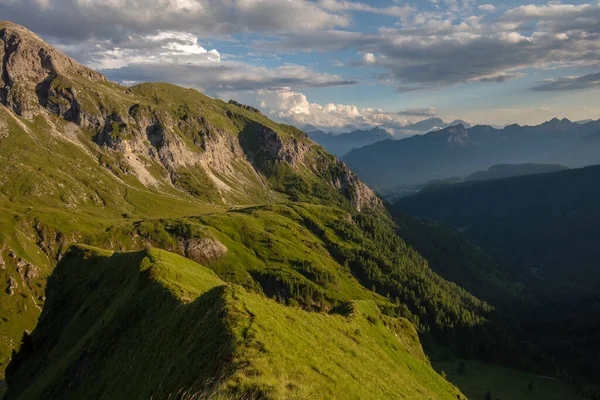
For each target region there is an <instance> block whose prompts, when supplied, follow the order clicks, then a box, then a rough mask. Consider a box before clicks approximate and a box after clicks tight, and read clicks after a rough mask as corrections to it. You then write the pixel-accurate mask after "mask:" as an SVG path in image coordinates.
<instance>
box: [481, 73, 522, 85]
mask: <svg viewBox="0 0 600 400" xmlns="http://www.w3.org/2000/svg"><path fill="white" fill-rule="evenodd" d="M524 76H525V74H523V73H520V72H515V73H504V72H503V73H500V74H495V75H489V76H483V77H481V78H479V81H480V82H496V83H504V82H506V81H508V80H511V79H518V78H523V77H524Z"/></svg>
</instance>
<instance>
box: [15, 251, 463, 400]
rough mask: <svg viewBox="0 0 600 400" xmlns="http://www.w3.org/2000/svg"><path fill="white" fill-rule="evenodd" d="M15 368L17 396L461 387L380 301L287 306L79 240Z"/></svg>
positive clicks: (440, 390) (189, 266)
mask: <svg viewBox="0 0 600 400" xmlns="http://www.w3.org/2000/svg"><path fill="white" fill-rule="evenodd" d="M157 321H160V323H158V324H157ZM315 345H317V346H318V348H319V349H318V351H314V350H315V349H314V346H315ZM382 377H385V379H382ZM7 379H8V381H9V385H10V386H9V387H10V390H9V392H8V393H7V396H6V399H17V398H18V399H38V398H62V399H105V398H115V397H118V398H129V399H138V398H139V399H147V398H167V397H168V396H179V395H180V394H181V393H187V394H189V395H190V396H191V395H193V394H194V393H202V397H201V398H208V397H213V396H214V397H218V398H277V399H283V398H298V399H305V398H312V397H315V396H316V397H319V398H327V397H335V398H411V399H417V398H428V399H448V400H450V399H453V400H455V399H457V398H462V396H461V394H460V392H458V390H457V389H455V388H454V387H453V386H452V385H451V384H449V383H448V382H446V381H445V380H444V379H442V378H441V377H440V376H439V375H437V374H436V373H435V372H434V371H433V370H432V369H431V367H430V365H429V362H428V361H427V358H426V357H425V355H424V354H423V351H422V350H421V347H420V344H419V341H418V337H417V335H416V332H415V330H414V328H413V327H412V325H411V324H410V323H409V322H408V321H406V320H403V319H397V318H390V317H386V316H383V315H381V314H380V312H379V310H378V309H377V307H376V306H375V304H374V303H372V302H368V301H357V302H348V303H343V304H341V305H340V306H338V307H337V308H336V309H335V310H333V311H332V312H330V313H329V314H326V313H311V312H307V311H302V310H301V309H298V308H291V307H285V306H282V305H280V304H278V303H277V302H275V301H273V300H269V299H267V298H265V297H264V296H261V295H257V294H253V293H249V292H247V291H245V290H244V289H242V288H241V287H239V286H235V285H228V284H226V283H225V282H223V281H222V280H220V279H219V278H218V277H217V276H216V275H215V274H214V273H213V272H212V271H211V270H209V269H207V268H205V267H203V266H201V265H199V264H196V263H194V262H192V261H190V260H188V259H185V258H183V257H180V256H176V255H174V254H171V253H168V252H165V251H160V250H154V249H153V250H143V251H139V252H133V253H112V252H107V251H104V250H100V249H94V248H90V247H74V248H72V249H71V250H70V251H69V252H68V253H67V254H66V255H65V257H64V258H63V260H61V262H60V263H59V264H58V266H57V268H56V270H55V273H54V275H53V276H52V279H51V280H50V282H49V284H48V300H47V303H46V306H45V307H44V312H43V313H42V316H41V317H40V323H39V324H38V327H37V328H36V329H35V330H34V331H33V333H32V334H31V336H28V337H26V338H25V339H24V345H23V349H22V351H21V353H19V356H18V357H17V358H16V359H15V360H14V361H13V362H12V363H11V365H10V368H9V372H8V376H7Z"/></svg>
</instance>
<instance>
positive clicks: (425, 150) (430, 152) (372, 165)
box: [344, 118, 600, 190]
mask: <svg viewBox="0 0 600 400" xmlns="http://www.w3.org/2000/svg"><path fill="white" fill-rule="evenodd" d="M599 129H600V121H593V122H588V123H586V124H575V123H572V122H570V121H569V120H567V119H563V120H558V119H556V118H555V119H553V120H551V121H548V122H545V123H543V124H541V125H538V126H519V125H510V126H507V127H505V128H503V129H494V128H492V127H490V126H481V125H478V126H474V127H472V128H465V127H464V126H463V125H457V126H453V127H450V128H446V129H443V130H440V131H436V132H430V133H427V134H425V135H417V136H412V137H410V138H407V139H403V140H396V141H393V142H392V141H383V142H379V143H375V144H372V145H369V146H365V147H362V148H360V149H355V150H352V151H350V152H349V153H348V154H347V155H346V156H344V161H345V162H347V163H348V165H349V166H350V167H351V168H352V170H353V171H355V172H356V173H357V174H358V175H359V176H360V177H361V179H363V180H364V181H365V182H367V183H368V184H369V185H370V186H371V187H374V188H376V189H377V190H392V189H396V188H399V189H406V188H413V187H415V186H418V185H421V184H424V183H425V182H429V181H432V180H439V179H445V178H447V177H449V176H461V177H465V176H467V175H469V174H471V173H473V172H475V171H478V170H482V169H488V168H489V167H490V166H492V165H495V164H522V163H563V161H562V160H560V159H558V156H557V154H558V153H560V152H561V151H563V150H565V149H568V148H569V147H571V146H573V145H574V144H575V143H576V142H577V140H579V139H580V138H581V137H583V136H584V135H587V134H589V133H592V132H596V131H598V130H599ZM566 165H567V166H569V167H570V166H572V165H570V164H568V163H567V164H566Z"/></svg>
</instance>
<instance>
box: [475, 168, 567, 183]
mask: <svg viewBox="0 0 600 400" xmlns="http://www.w3.org/2000/svg"><path fill="white" fill-rule="evenodd" d="M567 169H569V168H568V167H565V166H564V165H560V164H498V165H492V166H491V167H490V168H488V169H487V171H477V172H475V173H472V174H471V175H469V176H467V177H466V178H465V180H467V181H484V180H487V179H501V178H510V177H513V176H521V175H534V174H545V173H548V172H557V171H564V170H567Z"/></svg>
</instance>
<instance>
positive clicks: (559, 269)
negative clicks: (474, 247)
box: [395, 166, 600, 289]
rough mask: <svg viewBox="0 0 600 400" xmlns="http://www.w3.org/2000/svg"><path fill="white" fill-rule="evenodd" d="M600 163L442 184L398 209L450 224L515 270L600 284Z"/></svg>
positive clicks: (406, 200) (409, 198)
mask: <svg viewBox="0 0 600 400" xmlns="http://www.w3.org/2000/svg"><path fill="white" fill-rule="evenodd" d="M599 181H600V166H592V167H586V168H581V169H572V170H563V171H559V172H550V173H544V174H537V175H527V176H518V177H512V178H505V179H493V180H485V181H475V180H473V181H469V182H463V183H457V184H450V185H439V186H438V187H436V188H431V189H429V190H427V191H422V192H420V193H418V194H415V195H412V196H407V197H404V198H402V199H400V200H399V201H398V202H397V203H396V205H395V208H397V209H398V210H402V211H403V212H406V213H408V214H410V215H414V216H417V217H419V218H425V219H429V220H434V221H438V222H441V223H444V224H447V225H450V226H452V227H454V228H456V229H458V230H460V231H461V232H462V233H463V234H465V235H466V236H467V237H468V238H470V239H471V240H473V241H475V242H476V243H478V244H480V245H482V246H484V247H486V248H489V249H492V250H493V251H494V253H495V254H497V255H498V256H499V257H500V258H501V259H502V260H503V261H505V262H506V265H510V266H512V268H514V270H516V271H521V272H523V271H525V272H527V273H529V272H531V273H535V274H537V275H539V276H546V277H559V278H560V279H562V280H565V279H566V278H568V280H569V281H571V282H573V283H576V284H578V285H584V286H588V285H592V286H594V287H597V288H599V289H600V271H598V269H597V260H598V259H599V258H600V249H599V248H598V246H597V245H596V244H595V243H596V241H597V238H598V237H600V208H598V204H600V186H599V185H598V184H597V183H598V182H599Z"/></svg>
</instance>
